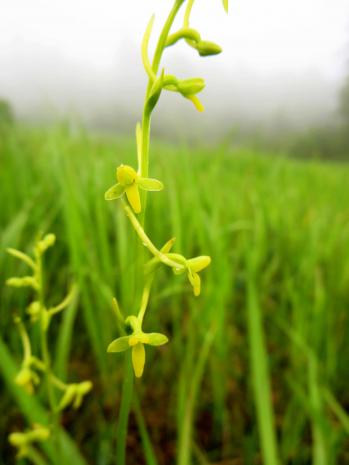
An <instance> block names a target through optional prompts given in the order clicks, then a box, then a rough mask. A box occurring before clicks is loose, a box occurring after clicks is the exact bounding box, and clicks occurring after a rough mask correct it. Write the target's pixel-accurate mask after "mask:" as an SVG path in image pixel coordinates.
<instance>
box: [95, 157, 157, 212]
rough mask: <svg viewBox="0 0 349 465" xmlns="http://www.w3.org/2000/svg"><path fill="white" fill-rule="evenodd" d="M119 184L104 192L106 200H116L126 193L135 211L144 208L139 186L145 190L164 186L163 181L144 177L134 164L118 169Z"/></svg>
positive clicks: (153, 189)
mask: <svg viewBox="0 0 349 465" xmlns="http://www.w3.org/2000/svg"><path fill="white" fill-rule="evenodd" d="M116 180H117V181H118V182H117V184H114V186H112V187H111V188H110V189H108V190H107V192H106V193H105V194H104V198H105V200H115V199H118V198H120V197H121V196H122V195H123V194H126V197H127V200H128V201H129V203H130V205H131V207H132V208H133V210H134V212H135V213H140V212H141V210H142V207H141V199H140V195H139V188H140V189H143V190H145V191H161V190H162V189H163V188H164V186H163V184H162V182H161V181H158V180H157V179H153V178H143V177H142V176H140V175H139V174H138V173H137V172H136V171H135V170H134V169H133V168H132V166H128V165H120V166H119V167H118V168H117V169H116Z"/></svg>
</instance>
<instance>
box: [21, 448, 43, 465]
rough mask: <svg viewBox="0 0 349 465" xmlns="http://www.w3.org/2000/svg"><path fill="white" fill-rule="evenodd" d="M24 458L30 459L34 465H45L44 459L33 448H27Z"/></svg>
mask: <svg viewBox="0 0 349 465" xmlns="http://www.w3.org/2000/svg"><path fill="white" fill-rule="evenodd" d="M26 457H27V458H28V459H30V460H31V461H32V462H33V464H34V465H47V462H46V460H45V459H44V457H43V456H42V455H41V454H40V453H39V452H38V451H37V450H36V449H34V447H29V448H28V449H27V451H26Z"/></svg>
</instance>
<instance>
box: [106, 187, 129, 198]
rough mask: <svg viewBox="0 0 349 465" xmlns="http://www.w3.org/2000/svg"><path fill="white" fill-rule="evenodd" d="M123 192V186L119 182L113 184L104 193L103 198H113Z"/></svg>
mask: <svg viewBox="0 0 349 465" xmlns="http://www.w3.org/2000/svg"><path fill="white" fill-rule="evenodd" d="M124 192H125V187H124V186H122V185H121V184H120V183H117V184H114V186H112V187H111V188H110V189H108V190H107V192H106V193H105V194H104V198H105V200H115V199H118V198H119V197H121V196H122V194H123V193H124Z"/></svg>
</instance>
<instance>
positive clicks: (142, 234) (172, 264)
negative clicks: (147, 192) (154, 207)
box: [121, 200, 186, 270]
mask: <svg viewBox="0 0 349 465" xmlns="http://www.w3.org/2000/svg"><path fill="white" fill-rule="evenodd" d="M121 202H122V206H123V208H124V211H125V213H126V215H127V217H128V219H129V220H130V221H131V224H132V226H133V228H134V230H135V231H136V233H137V235H138V237H139V238H140V240H141V241H142V244H143V245H144V247H147V249H148V250H149V251H150V253H152V254H153V255H154V257H156V258H158V259H159V260H160V261H161V262H162V263H164V264H165V265H167V266H170V267H171V268H176V269H183V270H185V269H186V267H185V266H184V265H182V264H180V263H178V262H175V261H173V260H171V259H170V258H168V256H167V255H166V254H163V253H162V252H161V251H160V250H159V249H157V248H156V247H155V245H154V244H153V243H152V241H151V240H150V239H149V237H148V236H147V234H146V233H145V231H144V229H143V228H142V226H141V224H140V223H139V221H138V220H137V218H136V216H135V215H134V214H133V212H132V210H131V208H130V207H129V206H128V205H127V204H126V202H125V201H124V200H122V201H121Z"/></svg>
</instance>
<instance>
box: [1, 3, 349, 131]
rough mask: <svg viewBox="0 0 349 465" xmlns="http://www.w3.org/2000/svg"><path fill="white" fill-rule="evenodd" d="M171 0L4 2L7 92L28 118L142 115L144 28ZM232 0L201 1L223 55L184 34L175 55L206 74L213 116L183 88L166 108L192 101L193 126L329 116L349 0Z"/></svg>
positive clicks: (203, 19)
mask: <svg viewBox="0 0 349 465" xmlns="http://www.w3.org/2000/svg"><path fill="white" fill-rule="evenodd" d="M170 5H171V2H170V1H167V0H132V1H121V0H59V1H53V0H52V1H47V0H11V1H7V2H5V1H4V2H2V5H1V15H0V63H1V66H0V97H2V98H7V99H9V100H10V101H11V102H12V103H13V104H14V107H15V110H16V113H17V114H18V115H19V116H21V117H28V116H30V115H33V114H34V115H35V114H41V115H42V114H49V115H51V116H54V115H61V114H64V113H66V112H75V113H77V114H81V115H82V116H84V118H85V119H86V120H87V121H92V122H93V121H94V120H95V121H98V120H99V121H103V122H105V123H106V124H107V123H108V121H109V122H110V121H112V124H122V119H124V120H125V121H126V120H130V121H132V120H133V119H135V118H137V117H138V113H139V108H140V107H141V105H142V100H143V93H144V88H145V85H146V77H145V73H144V71H143V69H142V65H141V58H140V50H139V49H140V42H141V39H142V35H143V32H144V29H145V27H146V24H147V22H148V20H149V18H150V16H151V14H152V13H153V12H154V11H155V12H156V20H155V27H154V31H153V38H154V37H156V34H157V32H158V31H159V28H160V26H161V25H162V23H163V20H164V17H165V14H166V13H167V11H168V9H169V7H170ZM230 5H231V7H230V12H229V15H228V16H226V15H225V13H224V10H223V8H222V6H221V1H220V0H197V2H196V5H195V7H194V9H193V14H192V20H191V26H192V27H195V28H197V29H198V30H199V31H200V33H201V34H202V36H204V38H206V39H208V40H214V41H215V42H217V43H219V44H220V45H221V46H222V48H223V51H224V52H223V54H221V55H220V56H217V57H210V58H207V59H202V58H200V57H198V56H197V54H196V53H195V51H193V50H192V49H190V48H189V47H188V46H186V44H185V43H181V44H180V45H176V47H174V48H173V49H169V50H168V52H167V53H166V58H165V60H164V66H165V69H166V71H167V72H169V73H171V74H175V73H177V74H178V76H180V77H189V76H202V77H205V78H206V82H207V88H206V89H205V91H204V92H203V93H202V100H203V102H204V104H205V106H206V107H207V109H209V110H210V112H207V113H210V114H211V117H210V116H207V115H205V116H204V117H202V118H201V120H200V122H199V121H198V120H197V118H198V116H197V115H196V114H195V112H192V111H189V110H187V111H185V107H186V106H188V105H189V104H188V102H186V101H185V102H182V101H180V98H179V96H178V95H168V96H166V99H163V100H164V101H163V102H161V105H160V110H159V111H160V112H161V111H162V115H163V117H164V118H165V119H166V120H167V121H169V122H170V121H172V119H173V120H174V119H175V118H176V117H177V116H175V115H177V111H179V110H181V114H182V113H183V125H184V126H185V121H186V119H185V118H187V120H190V121H194V122H196V121H198V124H201V125H202V127H204V126H205V125H206V126H210V124H211V121H212V117H213V115H215V118H216V119H217V117H218V118H221V119H222V121H227V120H229V121H230V120H232V121H238V120H239V119H244V120H250V121H255V120H256V121H258V120H263V119H265V118H266V117H268V118H269V119H271V120H272V119H273V118H274V119H278V118H279V117H280V115H282V116H283V117H285V118H286V119H289V120H290V121H291V122H292V123H294V124H297V122H298V124H303V122H305V121H314V120H316V119H322V118H326V117H329V116H330V114H331V112H333V111H334V109H335V107H336V95H337V92H338V88H339V87H340V85H341V83H342V80H343V76H344V75H345V72H346V70H347V69H346V67H347V64H348V63H347V58H348V57H349V0H331V2H329V1H328V0H283V1H280V0H263V1H260V0H240V1H239V0H231V1H230ZM179 24H180V23H178V25H179ZM151 45H152V47H153V46H154V41H152V43H151ZM168 108H171V112H170V113H169V111H168ZM190 110H191V109H190ZM188 111H189V116H188V114H187V113H188ZM185 115H186V116H185ZM210 118H211V119H210ZM125 121H124V122H125ZM126 122H127V121H126Z"/></svg>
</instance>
